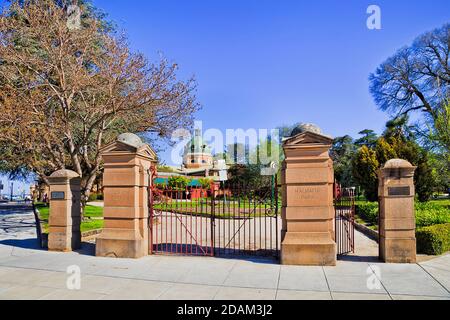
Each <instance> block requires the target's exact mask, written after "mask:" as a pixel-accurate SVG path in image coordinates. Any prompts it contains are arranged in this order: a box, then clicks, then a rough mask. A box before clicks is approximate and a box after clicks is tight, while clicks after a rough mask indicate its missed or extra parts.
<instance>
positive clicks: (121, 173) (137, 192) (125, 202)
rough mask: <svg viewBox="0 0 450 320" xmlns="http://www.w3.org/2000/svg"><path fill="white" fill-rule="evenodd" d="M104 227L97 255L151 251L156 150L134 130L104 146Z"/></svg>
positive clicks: (137, 254) (123, 255) (135, 254)
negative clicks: (151, 174) (151, 186)
mask: <svg viewBox="0 0 450 320" xmlns="http://www.w3.org/2000/svg"><path fill="white" fill-rule="evenodd" d="M102 157H103V161H104V174H103V193H104V213H103V216H104V221H105V223H104V228H103V230H102V233H101V234H100V236H99V237H98V238H97V240H96V255H97V256H103V257H117V258H139V257H142V256H145V255H147V254H148V249H149V238H148V237H149V233H148V218H149V213H148V188H149V183H150V181H149V180H150V177H149V169H150V167H151V165H152V163H156V153H155V152H154V151H153V150H152V149H151V148H150V146H149V145H148V144H145V143H143V142H142V141H141V139H140V138H139V137H138V136H136V135H135V134H132V133H125V134H121V135H119V136H118V138H117V139H116V141H114V142H113V143H111V144H109V145H107V146H105V147H104V148H103V149H102Z"/></svg>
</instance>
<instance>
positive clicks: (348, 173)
mask: <svg viewBox="0 0 450 320" xmlns="http://www.w3.org/2000/svg"><path fill="white" fill-rule="evenodd" d="M355 152H356V146H355V144H354V143H353V138H352V137H350V136H348V135H346V136H343V137H337V138H335V139H334V142H333V146H332V147H331V150H330V156H331V159H333V163H334V175H335V179H336V180H337V181H338V182H339V183H340V184H342V185H343V186H345V187H353V186H354V185H355V181H354V179H353V173H352V159H353V156H354V154H355Z"/></svg>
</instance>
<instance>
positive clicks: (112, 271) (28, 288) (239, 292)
mask: <svg viewBox="0 0 450 320" xmlns="http://www.w3.org/2000/svg"><path fill="white" fill-rule="evenodd" d="M15 214H16V215H17V214H18V215H19V217H20V219H17V220H16V223H18V225H16V232H15V233H14V234H11V233H7V232H5V231H4V230H3V229H4V226H2V225H0V299H89V300H90V299H180V300H192V299H238V300H239V299H255V300H265V299H269V300H271V299H328V300H329V299H336V300H337V299H450V255H446V256H442V257H439V258H435V259H432V260H429V261H427V262H423V263H420V264H412V265H401V264H383V263H379V262H377V260H376V257H374V255H376V244H375V243H370V240H368V239H367V238H365V237H364V236H363V235H361V234H357V243H359V244H361V248H359V247H357V249H358V251H359V252H360V253H358V254H359V255H358V256H356V255H354V256H349V257H346V258H345V259H346V260H345V261H338V265H337V266H336V267H298V266H280V265H279V264H277V263H276V262H275V261H272V260H258V259H247V260H238V259H220V258H208V257H168V256H149V257H145V258H142V259H139V260H132V259H112V258H97V257H94V256H93V253H94V246H93V245H92V244H88V243H85V244H84V247H83V250H81V251H79V252H74V253H55V252H47V251H44V250H39V249H38V248H37V242H36V240H35V239H33V238H32V237H30V234H31V233H32V232H33V231H32V229H29V228H30V226H29V220H27V219H26V218H25V217H27V216H28V217H29V215H30V214H31V215H32V213H31V212H27V211H26V210H25V212H16V213H15ZM0 218H1V219H3V218H4V213H3V212H2V211H1V210H0ZM9 218H11V216H10V217H9ZM13 220H14V219H13ZM0 221H3V220H0ZM21 221H22V222H21ZM8 223H9V222H8ZM22 223H23V226H22V227H23V228H22V227H21V224H22ZM8 228H9V227H8ZM8 228H6V229H8ZM73 265H76V266H78V267H79V268H80V270H81V289H80V290H68V289H67V285H66V283H67V279H68V277H69V275H68V274H67V268H68V267H69V266H73ZM377 279H381V284H380V286H379V287H378V288H377ZM368 284H369V285H368Z"/></svg>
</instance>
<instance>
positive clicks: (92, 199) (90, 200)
mask: <svg viewBox="0 0 450 320" xmlns="http://www.w3.org/2000/svg"><path fill="white" fill-rule="evenodd" d="M95 200H97V194H96V193H95V192H93V193H91V194H90V195H89V197H88V201H89V202H92V201H95Z"/></svg>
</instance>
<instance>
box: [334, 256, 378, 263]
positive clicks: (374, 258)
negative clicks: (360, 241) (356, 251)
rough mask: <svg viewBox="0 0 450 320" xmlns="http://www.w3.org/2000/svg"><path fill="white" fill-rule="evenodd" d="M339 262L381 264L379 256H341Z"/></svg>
mask: <svg viewBox="0 0 450 320" xmlns="http://www.w3.org/2000/svg"><path fill="white" fill-rule="evenodd" d="M338 261H349V262H380V259H379V258H378V257H377V256H354V255H348V256H339V257H338Z"/></svg>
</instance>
